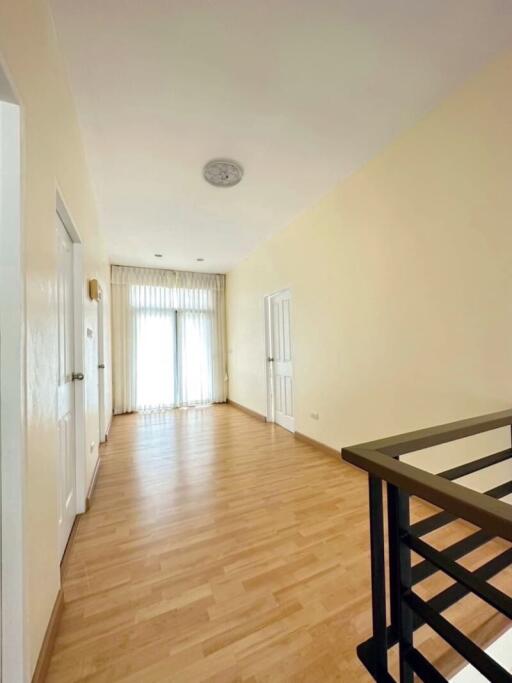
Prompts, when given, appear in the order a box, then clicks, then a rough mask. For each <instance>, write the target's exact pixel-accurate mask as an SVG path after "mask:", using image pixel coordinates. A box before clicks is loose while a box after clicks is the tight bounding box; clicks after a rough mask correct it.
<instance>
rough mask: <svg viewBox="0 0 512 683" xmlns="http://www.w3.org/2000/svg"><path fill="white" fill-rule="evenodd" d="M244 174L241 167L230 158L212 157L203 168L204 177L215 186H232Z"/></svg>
mask: <svg viewBox="0 0 512 683" xmlns="http://www.w3.org/2000/svg"><path fill="white" fill-rule="evenodd" d="M243 174H244V170H243V168H242V167H241V166H240V164H239V163H237V162H236V161H232V160H231V159H212V160H211V161H209V162H208V163H207V164H206V165H205V167H204V168H203V176H204V179H205V180H206V181H207V182H208V183H210V185H214V186H215V187H233V185H237V184H238V183H239V182H240V181H241V180H242V176H243Z"/></svg>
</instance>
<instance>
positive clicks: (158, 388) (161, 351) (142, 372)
mask: <svg viewBox="0 0 512 683" xmlns="http://www.w3.org/2000/svg"><path fill="white" fill-rule="evenodd" d="M136 325H137V330H136V340H137V343H136V345H135V348H136V350H137V362H136V368H135V372H136V373H137V377H136V382H135V386H136V388H137V391H136V407H137V410H163V409H165V408H174V407H175V406H176V405H177V404H178V400H177V371H176V364H177V358H176V346H177V345H176V311H173V310H155V309H151V310H144V309H141V310H139V311H138V312H137V316H136Z"/></svg>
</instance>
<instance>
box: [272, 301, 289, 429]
mask: <svg viewBox="0 0 512 683" xmlns="http://www.w3.org/2000/svg"><path fill="white" fill-rule="evenodd" d="M268 307H269V310H268V339H267V350H268V351H269V356H268V365H269V372H268V377H269V383H268V385H269V392H270V395H269V400H270V404H271V410H272V414H273V421H274V422H277V424H279V425H281V427H284V428H285V429H288V430H290V431H291V432H293V431H295V423H294V418H293V372H292V339H291V293H290V290H288V289H287V290H284V291H282V292H278V293H277V294H272V296H270V297H269V298H268Z"/></svg>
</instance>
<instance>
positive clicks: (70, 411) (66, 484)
mask: <svg viewBox="0 0 512 683" xmlns="http://www.w3.org/2000/svg"><path fill="white" fill-rule="evenodd" d="M55 228H56V240H57V264H58V265H57V268H58V271H57V272H58V276H57V324H58V348H57V358H58V362H57V367H58V387H57V431H58V448H59V452H58V474H59V500H58V505H59V520H58V547H59V558H60V559H62V556H63V555H64V551H65V549H66V546H67V543H68V540H69V536H70V533H71V529H72V528H73V524H74V522H75V518H76V515H77V514H78V513H80V512H84V511H85V498H86V459H85V386H84V381H83V380H84V378H85V376H84V364H85V363H84V285H83V279H82V244H81V240H80V236H79V235H78V232H77V230H76V228H75V226H74V223H73V221H72V219H71V217H70V214H69V212H68V210H67V208H66V206H65V204H64V201H63V200H62V197H61V195H60V194H59V192H57V211H56V216H55Z"/></svg>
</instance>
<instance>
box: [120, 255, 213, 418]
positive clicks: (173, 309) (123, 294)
mask: <svg viewBox="0 0 512 683" xmlns="http://www.w3.org/2000/svg"><path fill="white" fill-rule="evenodd" d="M112 326H113V330H112V341H113V374H114V412H115V413H116V414H120V413H127V412H132V411H134V410H164V409H166V408H175V407H178V406H193V405H205V404H207V403H217V402H223V401H225V400H226V363H225V355H226V350H225V304H224V276H223V275H210V274H208V273H185V272H180V271H171V270H157V269H152V268H131V267H126V266H112Z"/></svg>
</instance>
